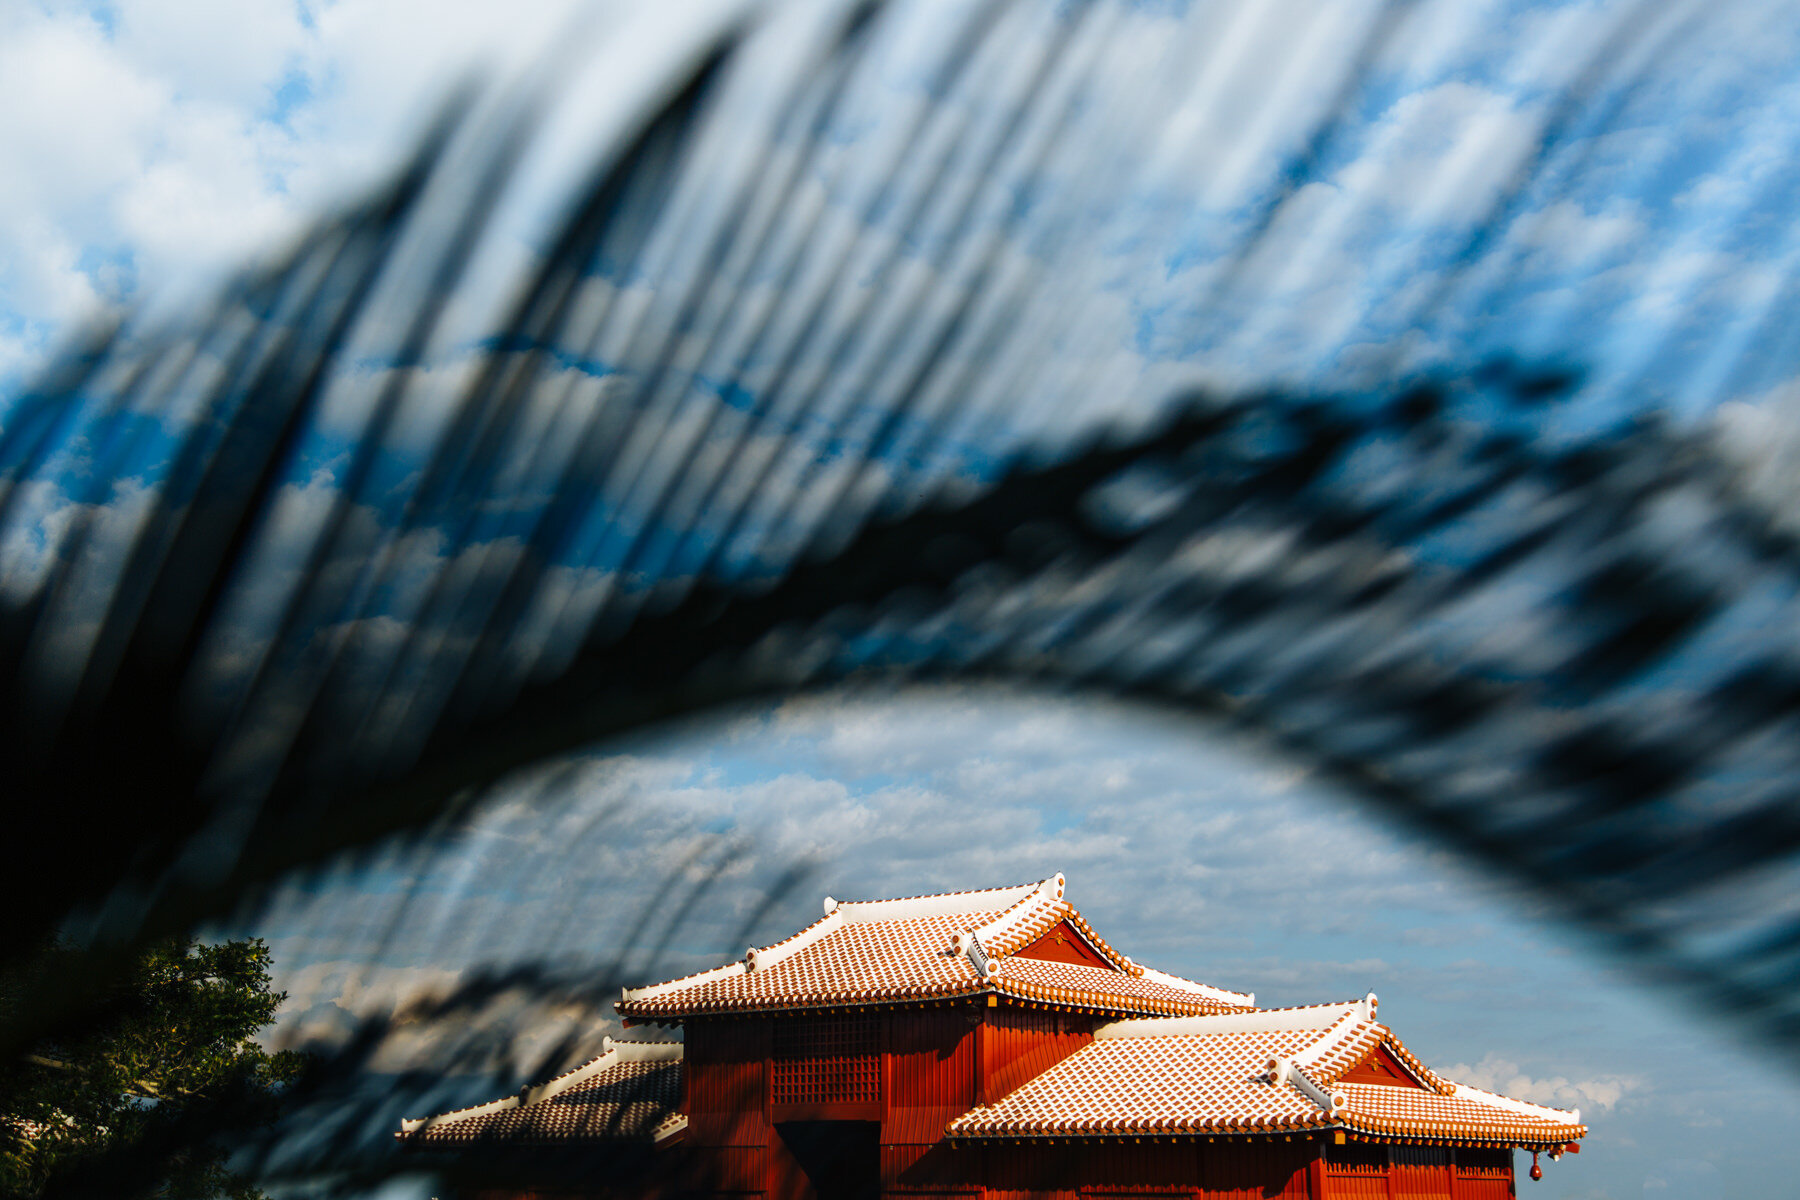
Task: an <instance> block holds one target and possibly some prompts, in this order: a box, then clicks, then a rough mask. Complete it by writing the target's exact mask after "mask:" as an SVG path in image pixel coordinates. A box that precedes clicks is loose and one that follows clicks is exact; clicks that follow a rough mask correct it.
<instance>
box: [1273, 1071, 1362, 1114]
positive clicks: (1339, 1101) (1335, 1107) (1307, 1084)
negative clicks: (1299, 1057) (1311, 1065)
mask: <svg viewBox="0 0 1800 1200" xmlns="http://www.w3.org/2000/svg"><path fill="white" fill-rule="evenodd" d="M1269 1076H1270V1078H1269V1082H1270V1083H1271V1084H1272V1085H1274V1086H1276V1087H1280V1086H1281V1085H1282V1084H1284V1083H1289V1084H1292V1085H1293V1086H1294V1090H1295V1091H1297V1092H1299V1093H1300V1094H1301V1095H1302V1096H1305V1097H1306V1098H1307V1099H1308V1100H1311V1101H1312V1102H1313V1103H1314V1104H1316V1105H1318V1106H1319V1107H1320V1108H1321V1109H1323V1110H1324V1111H1325V1113H1326V1115H1327V1116H1330V1117H1331V1118H1332V1119H1334V1120H1335V1119H1337V1118H1338V1117H1341V1116H1343V1115H1344V1110H1345V1109H1347V1108H1349V1107H1350V1098H1349V1097H1348V1096H1347V1095H1345V1094H1344V1092H1343V1091H1342V1090H1341V1089H1338V1088H1333V1089H1332V1090H1331V1091H1329V1092H1327V1091H1326V1090H1325V1089H1324V1088H1322V1087H1320V1086H1319V1085H1318V1083H1317V1082H1316V1081H1315V1080H1314V1079H1313V1077H1312V1076H1311V1075H1308V1074H1307V1073H1306V1071H1305V1070H1304V1069H1303V1068H1302V1067H1301V1066H1300V1064H1299V1063H1297V1062H1295V1061H1294V1060H1293V1059H1291V1058H1277V1059H1276V1060H1275V1061H1274V1062H1272V1063H1271V1064H1270V1065H1269Z"/></svg>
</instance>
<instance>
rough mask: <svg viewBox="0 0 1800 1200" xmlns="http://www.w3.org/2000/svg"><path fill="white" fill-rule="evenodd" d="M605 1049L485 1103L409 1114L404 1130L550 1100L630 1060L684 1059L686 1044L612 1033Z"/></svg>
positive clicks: (402, 1125)
mask: <svg viewBox="0 0 1800 1200" xmlns="http://www.w3.org/2000/svg"><path fill="white" fill-rule="evenodd" d="M600 1045H601V1051H600V1053H599V1054H597V1055H595V1056H594V1057H593V1058H590V1059H588V1060H587V1061H586V1062H584V1063H581V1064H579V1065H577V1066H573V1067H570V1068H569V1069H568V1070H567V1071H564V1072H563V1073H562V1074H560V1075H554V1076H552V1077H551V1078H549V1079H547V1080H545V1081H544V1082H543V1083H539V1084H532V1085H528V1086H526V1087H522V1088H520V1089H519V1090H518V1091H516V1092H514V1093H512V1094H511V1095H508V1096H501V1097H500V1098H499V1099H497V1100H489V1101H486V1102H485V1103H482V1104H471V1105H469V1106H468V1107H466V1108H452V1109H449V1110H447V1111H445V1112H441V1113H433V1114H432V1115H431V1116H429V1117H405V1118H402V1119H401V1121H400V1132H401V1133H402V1134H408V1133H417V1132H418V1131H420V1130H422V1129H430V1128H433V1127H436V1126H438V1125H450V1124H454V1123H455V1122H457V1121H466V1120H469V1119H470V1118H471V1117H484V1116H486V1115H487V1114H489V1113H496V1112H505V1111H506V1110H507V1109H512V1108H524V1107H525V1106H526V1105H529V1104H536V1103H537V1102H538V1101H539V1100H548V1099H550V1098H551V1097H553V1096H560V1095H562V1094H563V1093H564V1092H566V1091H568V1090H569V1089H570V1088H573V1087H575V1086H576V1085H577V1084H581V1083H585V1082H587V1081H588V1080H589V1079H592V1078H593V1077H594V1076H596V1075H599V1074H601V1073H602V1072H605V1071H610V1070H612V1069H613V1068H614V1067H616V1066H619V1065H620V1064H622V1063H629V1062H681V1061H682V1058H683V1056H684V1054H685V1053H686V1047H685V1046H684V1044H683V1043H681V1042H674V1041H641V1042H638V1041H633V1042H622V1041H615V1040H613V1039H612V1038H611V1037H604V1038H601V1039H600Z"/></svg>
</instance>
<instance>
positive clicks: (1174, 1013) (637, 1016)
mask: <svg viewBox="0 0 1800 1200" xmlns="http://www.w3.org/2000/svg"><path fill="white" fill-rule="evenodd" d="M983 996H989V997H992V998H994V999H995V1000H997V1001H999V1002H1000V1003H1001V1004H1004V1005H1006V1006H1007V1007H1014V1008H1034V1009H1048V1010H1052V1011H1058V1012H1072V1013H1083V1014H1087V1015H1093V1016H1100V1017H1143V1016H1161V1017H1203V1016H1213V1015H1216V1014H1218V1013H1229V1012H1240V1011H1245V1006H1242V1005H1232V1004H1226V1003H1223V1002H1215V1001H1211V1000H1201V999H1196V1000H1195V1001H1193V1002H1192V1003H1187V1002H1180V1001H1177V1002H1172V1003H1171V1002H1159V1001H1155V1000H1151V999H1150V998H1148V997H1137V996H1118V995H1106V994H1102V993H1098V992H1084V991H1082V990H1080V989H1077V988H1063V987H1055V986H1052V985H1049V984H1036V983H1030V982H1027V981H1024V980H1017V979H1007V978H1004V977H1002V978H1000V979H997V980H989V981H984V982H979V983H977V982H974V981H970V982H969V983H966V984H965V983H958V984H955V985H952V986H946V987H944V988H940V989H932V988H923V987H921V988H916V989H911V990H908V991H905V992H894V993H886V994H882V995H869V996H857V995H847V996H822V997H819V998H818V999H816V1000H804V1001H802V1000H792V1001H780V1002H775V1003H763V1002H736V1001H729V1000H726V1001H717V1002H713V1003H698V1004H695V1003H687V1004H659V1003H657V1002H655V1001H640V1002H626V1001H620V1002H618V1003H617V1004H615V1005H614V1008H615V1010H616V1011H617V1012H618V1014H619V1016H621V1017H623V1018H625V1019H627V1020H630V1021H654V1022H658V1023H661V1024H678V1023H680V1022H682V1021H685V1020H690V1019H692V1018H695V1017H754V1016H771V1015H775V1014H779V1013H801V1012H805V1013H820V1012H831V1011H843V1010H849V1009H857V1010H863V1011H866V1010H869V1009H894V1010H899V1009H908V1008H922V1007H930V1006H938V1005H944V1004H956V1003H960V1002H963V1001H968V1000H980V999H981V997H983Z"/></svg>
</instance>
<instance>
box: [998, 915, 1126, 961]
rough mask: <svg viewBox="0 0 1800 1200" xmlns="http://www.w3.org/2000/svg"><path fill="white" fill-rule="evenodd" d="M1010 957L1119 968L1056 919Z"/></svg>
mask: <svg viewBox="0 0 1800 1200" xmlns="http://www.w3.org/2000/svg"><path fill="white" fill-rule="evenodd" d="M1010 957H1013V958H1036V959H1041V960H1043V961H1044V962H1060V963H1073V964H1075V965H1076V966H1079V967H1096V968H1098V969H1100V970H1102V971H1118V970H1119V968H1118V966H1117V965H1116V964H1115V963H1112V962H1110V961H1108V960H1107V959H1106V958H1105V957H1104V956H1103V955H1101V954H1100V952H1099V951H1097V950H1095V949H1094V948H1093V947H1092V946H1090V945H1088V942H1087V939H1086V938H1084V937H1082V936H1081V935H1080V934H1079V933H1077V932H1076V931H1075V927H1074V926H1072V925H1070V924H1069V922H1068V921H1067V920H1062V921H1058V922H1057V923H1056V924H1054V925H1052V926H1051V927H1050V928H1049V929H1048V930H1046V931H1045V932H1044V933H1043V934H1041V935H1040V936H1039V937H1038V938H1037V939H1036V940H1035V941H1033V942H1032V943H1031V944H1030V945H1028V946H1023V947H1021V948H1020V949H1018V950H1015V951H1014V952H1013V953H1012V955H1011V956H1010ZM1120 973H1121V974H1123V972H1120Z"/></svg>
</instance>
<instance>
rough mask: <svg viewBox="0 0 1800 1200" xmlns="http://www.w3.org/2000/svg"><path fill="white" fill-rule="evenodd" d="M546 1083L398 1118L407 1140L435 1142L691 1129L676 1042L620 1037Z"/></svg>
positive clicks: (424, 1144)
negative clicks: (418, 1116)
mask: <svg viewBox="0 0 1800 1200" xmlns="http://www.w3.org/2000/svg"><path fill="white" fill-rule="evenodd" d="M602 1044H603V1045H604V1047H605V1052H604V1053H602V1054H601V1055H600V1056H599V1057H598V1058H594V1059H590V1060H589V1061H587V1062H585V1063H582V1064H581V1065H580V1066H579V1067H576V1068H574V1069H573V1070H570V1071H567V1072H565V1073H563V1074H561V1075H558V1076H557V1077H556V1078H554V1079H552V1080H549V1081H548V1082H546V1083H542V1084H539V1085H538V1086H536V1087H528V1088H525V1089H523V1090H522V1091H520V1092H519V1093H518V1094H517V1095H512V1096H503V1097H501V1098H500V1099H498V1100H490V1101H488V1102H487V1103H486V1104H477V1105H475V1106H473V1107H471V1108H459V1109H456V1110H454V1111H452V1112H446V1113H439V1114H438V1115H436V1116H433V1117H424V1118H421V1119H418V1120H406V1121H402V1122H401V1123H400V1133H399V1134H398V1136H399V1137H400V1138H401V1139H402V1140H403V1141H405V1142H407V1143H408V1144H409V1145H413V1146H417V1147H421V1148H431V1147H450V1146H461V1145H468V1144H471V1143H476V1142H479V1143H482V1144H484V1145H507V1144H510V1145H546V1144H555V1143H563V1142H582V1143H587V1142H596V1141H605V1142H643V1143H647V1144H655V1143H662V1142H666V1141H667V1140H668V1139H670V1138H672V1137H674V1136H675V1135H677V1134H679V1133H681V1131H682V1130H684V1129H686V1128H687V1117H686V1116H685V1115H684V1114H682V1113H679V1112H677V1111H676V1108H677V1106H678V1105H679V1104H680V1101H681V1055H682V1047H681V1043H679V1042H615V1041H614V1040H613V1039H612V1038H607V1039H606V1040H605V1041H604V1043H602Z"/></svg>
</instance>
